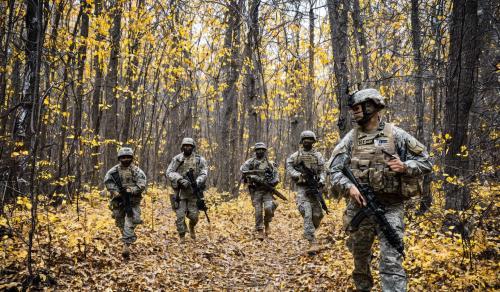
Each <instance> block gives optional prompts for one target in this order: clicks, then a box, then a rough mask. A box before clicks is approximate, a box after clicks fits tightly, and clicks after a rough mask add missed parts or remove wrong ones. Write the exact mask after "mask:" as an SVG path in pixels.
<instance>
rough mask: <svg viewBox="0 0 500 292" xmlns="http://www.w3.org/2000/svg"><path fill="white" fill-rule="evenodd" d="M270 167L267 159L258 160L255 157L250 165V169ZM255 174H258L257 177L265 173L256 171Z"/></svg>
mask: <svg viewBox="0 0 500 292" xmlns="http://www.w3.org/2000/svg"><path fill="white" fill-rule="evenodd" d="M268 167H271V168H272V166H271V164H270V163H269V162H268V161H267V160H265V159H264V160H258V159H257V158H254V159H253V161H252V164H251V167H250V170H265V169H266V168H268ZM255 175H258V176H259V177H264V176H265V174H264V172H262V173H257V174H255Z"/></svg>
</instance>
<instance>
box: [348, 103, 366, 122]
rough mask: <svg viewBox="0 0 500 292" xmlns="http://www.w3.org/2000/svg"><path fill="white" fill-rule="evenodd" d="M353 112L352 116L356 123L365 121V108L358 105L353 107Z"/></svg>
mask: <svg viewBox="0 0 500 292" xmlns="http://www.w3.org/2000/svg"><path fill="white" fill-rule="evenodd" d="M351 111H352V115H353V117H354V120H356V122H359V121H361V120H362V119H363V107H362V106H361V104H357V105H355V106H353V107H352V108H351Z"/></svg>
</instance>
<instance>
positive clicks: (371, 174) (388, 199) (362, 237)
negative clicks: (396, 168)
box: [329, 122, 432, 291]
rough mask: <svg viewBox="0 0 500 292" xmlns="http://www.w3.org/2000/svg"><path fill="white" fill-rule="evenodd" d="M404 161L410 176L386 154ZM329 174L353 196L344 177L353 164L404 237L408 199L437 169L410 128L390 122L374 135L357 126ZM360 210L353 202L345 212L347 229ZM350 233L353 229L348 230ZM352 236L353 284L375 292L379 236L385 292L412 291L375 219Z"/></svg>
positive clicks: (338, 148)
mask: <svg viewBox="0 0 500 292" xmlns="http://www.w3.org/2000/svg"><path fill="white" fill-rule="evenodd" d="M381 148H384V149H385V150H386V151H387V152H389V153H390V154H394V155H397V156H399V157H400V159H401V161H403V163H404V164H405V166H406V173H405V174H403V175H397V174H396V173H395V172H393V171H391V170H390V169H389V167H388V166H387V165H386V162H387V161H388V160H389V157H387V155H386V154H384V153H383V152H381ZM331 161H332V162H331V164H330V166H329V172H330V176H331V183H332V185H333V187H334V188H335V190H336V191H338V192H339V193H342V194H346V195H348V194H349V189H350V188H351V186H353V184H352V183H351V182H350V181H349V179H347V178H346V177H345V176H344V175H343V174H342V168H343V167H344V166H350V168H351V169H352V171H353V174H354V175H355V176H356V177H357V179H358V180H359V181H360V182H361V183H368V184H370V186H372V187H373V188H374V190H375V194H376V195H377V199H378V200H379V201H380V202H381V203H382V204H384V205H385V207H386V211H387V212H386V214H385V216H386V218H387V221H388V222H389V223H390V224H391V225H392V226H393V227H394V229H395V231H396V233H397V235H398V236H399V237H400V238H401V239H402V238H403V235H404V234H403V233H404V222H403V219H404V206H403V200H404V199H405V198H406V197H409V196H411V195H413V194H414V193H415V192H418V191H419V190H418V189H419V187H420V186H419V185H418V183H419V180H417V177H419V176H422V175H423V174H426V173H428V172H430V171H431V169H432V164H431V163H430V161H429V156H428V154H427V151H426V150H425V147H424V146H423V145H422V144H421V143H420V142H418V141H417V140H416V139H415V138H414V137H413V136H411V135H410V134H408V133H407V132H405V131H404V130H402V129H400V128H398V127H396V126H393V125H392V124H389V123H384V122H380V123H379V126H378V128H377V130H376V131H375V132H373V133H364V132H363V131H362V130H361V129H360V128H356V129H353V130H351V131H350V132H349V133H347V134H346V135H345V136H344V138H343V139H342V140H341V141H340V143H339V144H338V145H337V146H336V147H335V149H334V151H333V154H332V158H331ZM359 210H360V207H359V206H358V204H357V203H356V202H355V201H354V200H353V199H349V202H348V204H347V209H346V211H345V213H344V227H347V226H348V224H349V223H350V221H351V219H352V218H353V217H354V215H355V214H356V213H357V212H358V211H359ZM346 229H347V228H346ZM348 232H349V238H348V240H347V246H348V248H349V250H350V251H351V252H352V254H353V257H354V271H353V275H352V277H353V280H354V282H355V285H356V289H357V290H359V291H370V290H371V288H372V286H373V278H372V275H371V272H370V261H371V257H372V252H371V248H372V244H373V241H374V239H375V236H378V237H379V240H380V267H379V271H380V276H381V284H382V291H406V274H405V271H404V269H403V266H402V261H403V258H402V256H401V255H400V254H399V253H398V252H397V251H396V250H395V249H394V248H393V247H392V246H391V245H390V244H389V243H388V242H387V240H386V238H385V236H384V235H383V234H382V233H381V230H380V228H379V227H378V225H377V224H376V223H375V221H374V220H373V218H372V217H369V218H366V219H365V220H364V221H363V222H362V223H361V224H360V227H359V229H358V230H355V231H351V230H348Z"/></svg>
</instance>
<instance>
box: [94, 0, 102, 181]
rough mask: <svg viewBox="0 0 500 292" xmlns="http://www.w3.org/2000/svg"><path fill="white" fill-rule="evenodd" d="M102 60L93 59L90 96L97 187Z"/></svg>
mask: <svg viewBox="0 0 500 292" xmlns="http://www.w3.org/2000/svg"><path fill="white" fill-rule="evenodd" d="M101 1H102V0H96V1H95V4H94V5H95V7H94V16H95V17H99V15H101V12H102V2H101ZM96 39H97V40H98V41H101V40H103V36H102V35H101V34H99V33H98V34H97V36H96ZM103 61H104V60H99V56H97V55H96V56H95V57H94V70H95V77H94V92H93V94H92V121H93V123H94V124H93V127H92V128H93V131H94V136H93V138H94V144H93V146H92V154H91V156H92V167H93V169H92V184H93V185H97V184H98V182H99V170H100V169H101V167H100V164H99V155H100V146H99V143H100V140H101V139H100V132H101V118H102V110H101V92H102V81H103V77H104V75H103V72H102V68H101V62H103Z"/></svg>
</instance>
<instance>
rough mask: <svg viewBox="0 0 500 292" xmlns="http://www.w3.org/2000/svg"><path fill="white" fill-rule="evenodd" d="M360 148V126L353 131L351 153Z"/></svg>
mask: <svg viewBox="0 0 500 292" xmlns="http://www.w3.org/2000/svg"><path fill="white" fill-rule="evenodd" d="M357 149H358V128H357V127H355V128H354V129H353V132H352V149H351V155H352V153H354V152H356V150H357Z"/></svg>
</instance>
